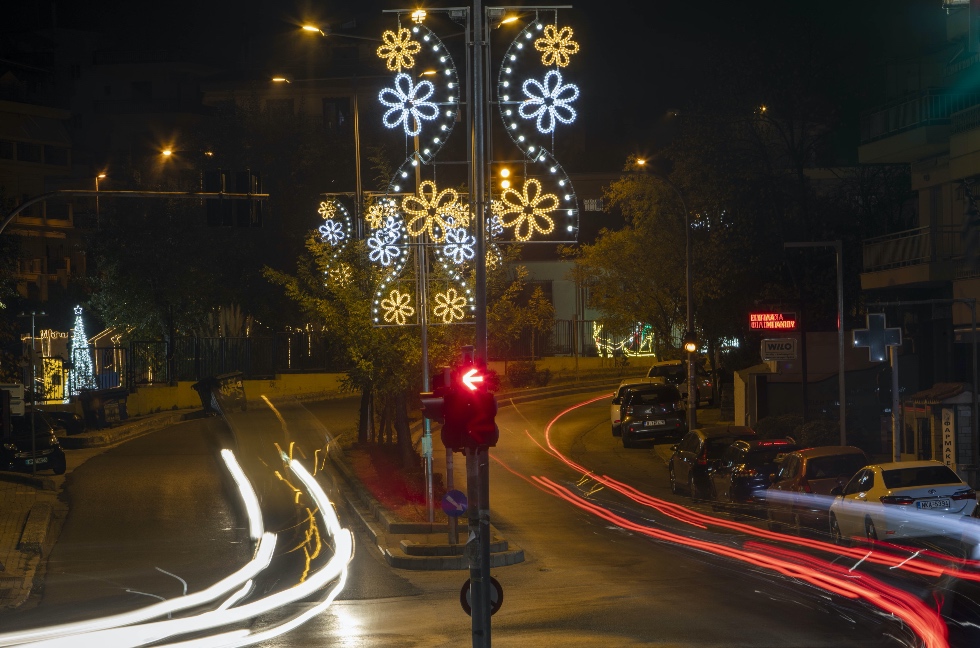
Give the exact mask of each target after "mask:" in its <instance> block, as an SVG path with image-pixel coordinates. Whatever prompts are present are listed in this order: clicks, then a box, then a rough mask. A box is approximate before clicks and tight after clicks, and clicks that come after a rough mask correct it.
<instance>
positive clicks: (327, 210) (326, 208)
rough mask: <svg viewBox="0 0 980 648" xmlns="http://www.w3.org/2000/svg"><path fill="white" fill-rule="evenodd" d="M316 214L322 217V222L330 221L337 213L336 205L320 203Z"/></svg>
mask: <svg viewBox="0 0 980 648" xmlns="http://www.w3.org/2000/svg"><path fill="white" fill-rule="evenodd" d="M316 213H318V214H320V216H321V217H323V220H330V219H331V218H333V217H334V215H335V214H336V213H337V205H335V204H333V203H332V202H322V203H320V209H318V210H316Z"/></svg>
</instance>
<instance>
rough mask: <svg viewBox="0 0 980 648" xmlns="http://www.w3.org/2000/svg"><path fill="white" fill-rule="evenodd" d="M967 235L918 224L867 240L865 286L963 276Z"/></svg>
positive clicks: (954, 230)
mask: <svg viewBox="0 0 980 648" xmlns="http://www.w3.org/2000/svg"><path fill="white" fill-rule="evenodd" d="M962 256H963V235H962V233H961V232H960V230H959V229H957V228H948V227H946V228H939V227H937V228H930V227H917V228H915V229H910V230H905V231H904V232H895V233H893V234H886V235H885V236H878V237H876V238H872V239H868V240H866V241H865V242H864V263H863V269H862V272H861V288H862V289H863V290H874V289H877V288H888V287H897V286H910V285H916V284H918V285H922V284H929V283H934V282H943V281H952V280H953V279H955V278H960V277H962V276H963V275H962V274H961V273H959V272H957V271H958V270H959V269H960V265H961V263H960V260H961V259H962Z"/></svg>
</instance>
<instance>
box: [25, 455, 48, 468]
mask: <svg viewBox="0 0 980 648" xmlns="http://www.w3.org/2000/svg"><path fill="white" fill-rule="evenodd" d="M35 461H36V462H37V463H39V464H43V463H48V458H47V457H38V458H37V459H36V460H35V459H28V460H27V465H28V466H31V465H33V464H34V463H35Z"/></svg>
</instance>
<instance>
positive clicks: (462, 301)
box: [432, 288, 466, 324]
mask: <svg viewBox="0 0 980 648" xmlns="http://www.w3.org/2000/svg"><path fill="white" fill-rule="evenodd" d="M465 306H466V298H465V297H463V296H462V295H460V294H459V293H458V292H456V289H455V288H449V289H447V290H446V292H443V293H438V294H437V295H436V306H435V308H434V309H432V314H433V315H435V316H436V317H439V318H442V321H443V323H444V324H450V323H452V322H458V321H460V320H462V319H463V317H464V313H463V308H465Z"/></svg>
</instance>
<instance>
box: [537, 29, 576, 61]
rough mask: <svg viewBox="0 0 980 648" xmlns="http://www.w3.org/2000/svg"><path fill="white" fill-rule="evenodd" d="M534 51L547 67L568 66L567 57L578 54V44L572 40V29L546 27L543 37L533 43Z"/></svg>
mask: <svg viewBox="0 0 980 648" xmlns="http://www.w3.org/2000/svg"><path fill="white" fill-rule="evenodd" d="M534 49H536V50H538V51H539V52H543V53H542V54H541V63H542V64H543V65H545V66H547V67H551V66H552V65H557V66H558V67H565V66H566V65H568V61H569V57H570V56H571V55H572V54H576V53H578V43H576V42H575V41H573V40H572V28H571V27H562V28H561V29H558V25H546V26H545V28H544V36H542V37H541V38H539V39H538V40H536V41H534Z"/></svg>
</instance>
